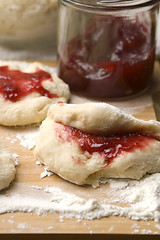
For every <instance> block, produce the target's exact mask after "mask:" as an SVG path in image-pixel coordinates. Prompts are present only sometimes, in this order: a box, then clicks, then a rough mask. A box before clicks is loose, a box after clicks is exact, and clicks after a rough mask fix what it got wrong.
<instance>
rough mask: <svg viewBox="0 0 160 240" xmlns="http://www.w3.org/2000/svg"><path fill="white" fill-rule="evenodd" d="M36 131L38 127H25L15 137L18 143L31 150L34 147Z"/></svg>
mask: <svg viewBox="0 0 160 240" xmlns="http://www.w3.org/2000/svg"><path fill="white" fill-rule="evenodd" d="M38 132H39V127H31V128H29V129H28V128H25V129H23V131H21V133H18V134H17V135H16V138H17V139H18V140H19V141H20V142H19V144H20V145H21V146H23V147H25V148H27V149H28V150H31V149H33V148H34V147H35V144H36V138H37V135H38Z"/></svg>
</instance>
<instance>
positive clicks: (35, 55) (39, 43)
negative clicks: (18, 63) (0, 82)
mask: <svg viewBox="0 0 160 240" xmlns="http://www.w3.org/2000/svg"><path fill="white" fill-rule="evenodd" d="M57 2H58V0H0V59H39V60H41V59H42V60H55V59H56V31H57Z"/></svg>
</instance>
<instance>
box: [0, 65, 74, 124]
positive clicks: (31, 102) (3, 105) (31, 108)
mask: <svg viewBox="0 0 160 240" xmlns="http://www.w3.org/2000/svg"><path fill="white" fill-rule="evenodd" d="M0 66H9V67H10V68H11V69H15V70H20V71H22V72H27V73H30V72H35V71H36V69H37V67H38V68H39V69H42V70H44V71H47V72H49V73H50V74H51V75H52V77H53V82H51V81H49V80H46V81H43V83H42V85H43V87H44V88H45V89H47V90H49V91H50V92H51V93H55V94H57V95H58V98H53V99H50V98H48V97H45V96H41V95H40V94H39V93H37V92H35V93H31V94H29V95H28V96H26V97H24V98H22V99H21V100H20V101H17V102H12V101H9V100H4V98H3V96H2V95H1V94H0V124H1V125H5V126H21V125H28V124H34V123H39V122H41V121H42V120H44V119H45V117H46V116H47V111H48V108H49V107H50V105H51V104H53V103H55V102H59V101H63V102H67V101H68V99H69V98H70V91H69V87H68V85H67V84H65V83H64V82H63V81H62V80H61V79H59V78H58V77H57V75H56V74H55V70H54V68H52V67H48V66H45V65H43V64H40V63H38V62H35V63H27V62H20V61H19V62H18V61H0Z"/></svg>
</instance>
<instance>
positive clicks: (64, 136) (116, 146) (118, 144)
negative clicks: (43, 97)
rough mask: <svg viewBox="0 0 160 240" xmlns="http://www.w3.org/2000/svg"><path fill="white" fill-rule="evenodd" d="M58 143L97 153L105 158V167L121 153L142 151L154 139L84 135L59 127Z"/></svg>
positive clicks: (73, 129)
mask: <svg viewBox="0 0 160 240" xmlns="http://www.w3.org/2000/svg"><path fill="white" fill-rule="evenodd" d="M56 131H57V135H58V137H59V139H60V141H63V140H65V141H69V142H71V143H72V142H73V141H74V142H76V143H77V144H78V145H79V147H80V148H81V150H82V152H86V151H87V152H88V153H90V154H94V153H99V154H100V155H102V156H103V157H104V158H105V165H104V167H106V166H107V165H109V163H110V162H111V161H112V160H113V159H114V158H115V157H117V156H118V155H120V154H121V153H123V152H131V151H133V150H135V149H140V150H141V149H143V148H144V147H145V146H147V145H148V144H150V142H151V141H154V140H155V139H154V138H153V137H151V136H147V135H140V134H138V133H130V134H125V135H113V136H96V135H91V134H87V133H84V132H82V131H80V130H78V129H76V128H72V127H69V126H64V125H61V127H60V128H57V129H56Z"/></svg>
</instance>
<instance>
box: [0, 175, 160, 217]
mask: <svg viewBox="0 0 160 240" xmlns="http://www.w3.org/2000/svg"><path fill="white" fill-rule="evenodd" d="M108 183H109V185H110V190H109V194H110V196H111V198H110V199H108V198H106V199H104V200H103V201H102V202H99V201H98V200H97V199H91V198H90V199H84V198H81V197H78V196H76V195H74V194H71V193H68V192H64V191H63V190H62V189H60V188H56V187H47V188H41V187H36V186H33V187H29V186H27V185H24V184H15V185H17V190H16V191H15V189H14V194H13V191H12V188H11V190H8V191H7V192H6V193H5V192H3V193H1V194H0V213H6V212H35V213H37V214H38V215H41V214H46V213H60V214H62V215H63V216H65V217H67V218H73V217H75V218H77V219H80V220H82V219H88V220H92V219H95V218H98V219H99V218H103V217H108V216H125V217H129V218H131V219H134V220H154V221H156V222H159V221H160V174H159V173H158V174H153V175H149V176H146V177H145V178H143V179H142V180H140V181H132V180H109V181H108ZM24 189H25V190H24ZM82 191H83V189H82ZM107 194H108V192H107ZM107 194H106V195H107ZM123 203H125V206H124V204H123Z"/></svg>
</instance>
